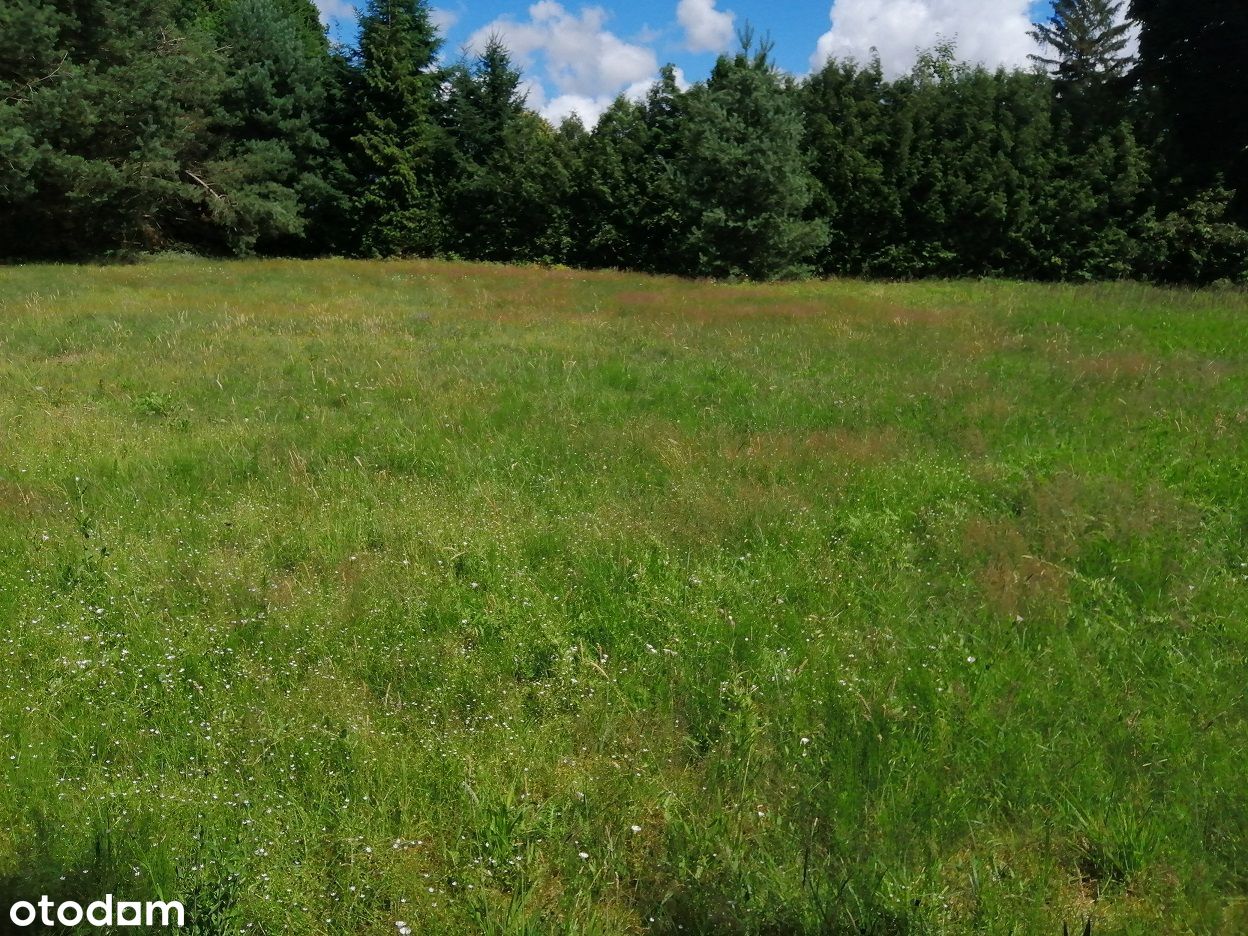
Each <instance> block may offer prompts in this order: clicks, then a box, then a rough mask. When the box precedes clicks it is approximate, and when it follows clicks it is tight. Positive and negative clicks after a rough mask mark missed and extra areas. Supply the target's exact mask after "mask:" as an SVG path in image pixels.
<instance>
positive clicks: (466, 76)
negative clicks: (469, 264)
mask: <svg viewBox="0 0 1248 936" xmlns="http://www.w3.org/2000/svg"><path fill="white" fill-rule="evenodd" d="M445 113H446V117H445V123H446V127H447V131H448V133H449V135H450V138H451V141H452V143H453V144H454V164H453V166H452V167H450V171H449V173H448V174H449V176H450V178H449V179H448V181H447V194H446V198H445V202H444V207H445V211H446V223H447V228H448V245H447V246H448V248H449V249H450V250H451V251H452V252H453V253H455V254H457V255H459V256H463V257H468V258H470V259H477V260H494V261H508V260H530V261H531V260H546V261H558V260H562V259H564V257H565V255H566V253H567V237H568V232H567V218H566V202H567V189H568V186H569V184H570V178H569V173H568V167H567V158H566V156H565V147H564V146H563V144H562V141H561V139H560V138H559V136H558V135H557V134H556V132H555V131H554V129H553V128H551V127H550V126H549V125H548V124H546V123H545V122H544V121H542V120H541V119H540V118H538V117H537V116H536V115H534V114H533V113H531V112H530V111H529V110H528V109H527V108H526V106H525V95H524V93H523V92H522V91H521V90H520V73H519V72H518V71H517V70H516V69H515V67H514V66H513V65H512V63H511V56H510V54H509V53H508V52H507V50H506V48H504V46H503V45H502V43H501V42H500V41H499V40H498V39H496V38H494V39H491V40H490V41H489V42H488V43H487V45H486V47H485V49H484V50H483V51H482V53H481V54H480V55H479V56H478V57H477V59H476V61H474V62H473V63H472V64H471V65H460V66H458V67H456V68H455V69H454V70H453V71H452V74H451V78H450V82H449V93H448V97H447V101H446V107H445Z"/></svg>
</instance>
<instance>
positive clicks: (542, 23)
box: [468, 0, 659, 124]
mask: <svg viewBox="0 0 1248 936" xmlns="http://www.w3.org/2000/svg"><path fill="white" fill-rule="evenodd" d="M528 12H529V18H528V19H527V20H522V21H521V20H515V19H513V18H512V17H510V16H502V17H499V18H498V19H496V20H494V21H493V22H492V23H489V24H488V25H486V26H483V27H482V28H481V29H479V30H477V31H476V32H475V33H473V34H472V36H471V37H470V38H469V40H468V48H469V49H470V50H472V51H480V50H481V49H482V48H484V46H485V43H486V42H487V41H488V40H489V38H490V37H491V36H497V37H499V38H500V39H501V40H502V41H503V44H504V45H506V46H507V48H508V49H509V50H510V51H511V54H512V55H513V56H515V59H516V62H517V64H519V65H520V67H521V68H523V69H524V70H525V71H526V72H530V73H531V72H532V71H533V70H534V69H538V68H539V67H540V70H541V74H542V76H543V77H544V78H545V80H546V81H547V82H549V85H550V87H552V88H553V89H554V91H555V94H554V95H547V94H546V92H545V90H544V88H543V87H542V86H541V85H538V84H537V83H536V82H530V83H529V85H528V89H529V104H530V106H532V107H534V108H535V109H537V110H538V112H539V113H541V114H542V116H544V117H546V118H547V119H548V120H551V121H554V122H558V121H559V120H561V119H562V118H563V117H566V116H568V115H569V114H572V113H576V114H579V115H580V117H581V119H582V120H584V121H585V122H586V123H587V124H593V123H596V122H597V120H598V118H599V117H600V116H601V115H602V112H603V111H604V110H606V109H607V107H608V106H609V105H610V103H611V101H612V100H613V99H614V98H615V96H616V95H618V94H619V93H620V92H622V91H625V90H627V89H630V88H632V87H634V86H636V85H638V84H645V85H646V87H649V83H650V82H651V81H652V80H653V78H654V76H655V74H656V73H657V72H658V69H659V63H658V59H657V58H656V57H655V54H654V50H653V49H648V48H645V47H644V46H639V45H634V44H632V43H628V42H625V41H624V40H622V39H620V38H619V37H618V36H616V35H615V34H614V33H612V32H610V31H608V30H607V29H606V28H605V27H606V22H607V12H606V10H604V9H603V8H602V7H597V6H591V7H585V8H583V9H581V11H580V12H579V13H571V12H569V11H568V10H567V9H565V8H564V6H563V5H562V4H560V3H557V2H555V0H540V2H538V3H535V4H533V5H532V6H530V7H529V11H528Z"/></svg>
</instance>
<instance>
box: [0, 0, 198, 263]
mask: <svg viewBox="0 0 1248 936" xmlns="http://www.w3.org/2000/svg"><path fill="white" fill-rule="evenodd" d="M25 6H26V9H23V8H22V5H20V4H19V6H18V7H17V8H13V7H6V9H5V13H6V14H10V15H15V16H16V17H17V18H19V19H20V18H23V17H24V16H26V15H30V14H33V18H32V19H31V20H30V21H29V22H28V23H25V24H10V23H7V22H6V23H4V26H5V29H4V30H3V31H0V36H3V37H4V38H3V39H0V44H3V45H8V44H9V43H14V44H16V45H18V46H25V49H24V51H20V52H19V53H18V54H16V55H14V56H13V57H10V54H9V52H8V51H7V50H6V51H5V54H4V55H2V56H0V59H3V60H4V61H6V62H9V63H13V64H11V65H9V66H8V68H9V69H10V70H11V71H10V75H9V77H10V81H9V88H8V90H6V92H5V95H4V98H5V100H4V104H3V112H0V121H2V122H0V147H3V148H4V149H5V150H9V151H12V152H11V153H6V156H7V159H6V162H9V163H11V164H12V165H13V166H16V167H17V168H16V172H14V170H13V169H9V170H8V171H4V172H0V184H4V185H6V187H8V188H9V189H10V191H11V192H12V193H13V197H12V198H6V199H5V200H4V201H3V202H0V229H2V230H3V231H4V232H5V234H7V235H8V237H10V238H13V240H11V241H9V242H8V243H0V253H4V254H15V253H21V254H23V255H26V256H70V255H74V254H79V253H84V252H95V251H107V250H117V249H126V248H135V247H153V246H161V245H165V244H168V243H169V242H170V240H171V233H170V232H171V231H172V230H173V229H175V228H176V227H178V226H179V225H180V224H182V223H183V222H184V221H185V220H186V219H188V218H191V217H194V216H196V215H198V214H200V213H202V212H204V211H205V210H206V207H205V206H206V202H207V200H208V199H209V198H210V197H212V196H211V195H210V193H209V192H208V191H206V189H205V187H204V186H202V185H201V184H200V183H199V182H198V181H196V179H197V177H198V176H200V173H199V172H197V171H196V170H197V169H200V168H202V158H203V128H204V127H205V126H206V125H207V124H208V123H209V122H210V119H211V113H212V111H213V108H214V106H215V98H216V94H217V90H218V88H219V81H220V77H221V75H220V70H219V69H218V68H217V67H216V65H215V64H214V61H213V56H212V54H211V51H212V50H211V47H210V46H209V44H208V43H207V41H206V39H205V37H203V36H201V35H199V34H197V33H195V32H194V31H191V32H186V33H184V32H181V31H180V30H179V29H177V28H176V26H175V24H174V17H173V15H172V11H171V9H170V7H169V5H168V4H167V3H165V2H163V0H89V2H70V0H46V2H44V3H35V4H28V3H27V4H25ZM28 39H29V40H30V43H29V44H28V45H27V40H28ZM49 43H51V45H49ZM49 66H51V67H49ZM16 72H23V74H20V75H18V74H16ZM13 157H16V160H14V158H13ZM5 234H0V238H4V237H5ZM18 237H20V242H18V241H16V238H18Z"/></svg>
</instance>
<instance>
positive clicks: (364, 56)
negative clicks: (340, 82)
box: [351, 0, 446, 256]
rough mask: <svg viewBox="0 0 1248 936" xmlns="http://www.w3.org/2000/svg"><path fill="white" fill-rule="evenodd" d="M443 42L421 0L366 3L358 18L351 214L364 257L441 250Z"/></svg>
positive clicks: (443, 150)
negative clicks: (439, 115) (440, 53)
mask: <svg viewBox="0 0 1248 936" xmlns="http://www.w3.org/2000/svg"><path fill="white" fill-rule="evenodd" d="M441 44H442V43H441V39H440V38H439V36H438V33H437V30H436V28H435V27H434V25H433V22H432V19H431V15H430V9H429V5H428V3H426V2H425V0H368V4H367V6H366V7H365V8H364V11H363V12H362V13H361V14H360V47H359V68H360V80H359V83H358V97H357V100H356V102H355V103H356V108H357V111H358V123H357V132H356V135H355V137H354V139H353V141H352V144H353V158H352V165H351V168H352V170H353V172H354V174H355V176H356V180H357V185H358V187H359V191H358V194H357V196H356V198H355V201H354V206H353V213H354V218H355V227H356V232H357V238H358V243H359V249H360V250H361V251H362V252H363V253H364V254H365V255H368V256H394V255H417V256H430V255H433V254H436V253H437V252H438V251H440V250H441V249H442V247H443V245H444V241H445V232H444V230H443V228H444V225H443V221H442V204H441V191H440V188H441V186H440V180H439V178H438V172H437V167H438V165H439V162H440V161H441V160H443V159H445V150H446V141H445V137H444V134H443V133H442V131H441V129H440V127H439V126H438V124H437V121H436V110H437V107H438V103H439V95H440V90H441V86H442V81H443V78H444V74H443V71H442V69H441V68H440V67H439V66H438V63H437V54H438V51H439V49H440V48H441Z"/></svg>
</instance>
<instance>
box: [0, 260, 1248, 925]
mask: <svg viewBox="0 0 1248 936" xmlns="http://www.w3.org/2000/svg"><path fill="white" fill-rule="evenodd" d="M0 323H2V324H0V388H2V389H0V623H2V627H3V631H2V633H3V637H2V643H0V653H2V654H3V662H4V666H3V668H2V669H0V754H3V758H0V770H3V771H4V772H5V778H4V780H5V782H4V784H3V785H2V786H0V820H3V821H0V830H3V831H0V879H3V885H2V887H0V890H3V891H4V895H3V896H7V895H8V894H9V893H11V894H13V895H14V897H13V899H18V898H24V897H26V896H27V895H30V894H34V895H38V894H39V893H43V892H47V893H53V894H61V895H66V896H74V895H82V896H83V897H85V898H86V899H95V897H97V896H99V895H100V894H103V893H107V892H113V893H117V894H119V895H122V896H123V897H124V898H126V899H141V898H143V897H145V896H149V895H160V896H162V897H163V898H165V899H183V900H184V901H185V902H186V903H187V905H188V909H189V913H190V916H191V922H192V924H193V930H194V931H195V932H201V933H242V932H247V933H280V932H299V933H343V932H361V933H369V932H371V933H393V932H396V923H398V922H400V921H401V922H403V923H405V924H407V925H408V926H410V927H411V928H412V929H413V930H414V931H415V932H426V933H460V932H463V933H468V932H487V933H547V932H567V933H603V934H606V933H612V934H614V933H641V932H658V933H668V932H683V933H873V934H902V933H972V932H976V933H979V932H983V933H1054V934H1056V933H1059V932H1061V928H1062V925H1063V923H1069V924H1070V926H1071V929H1072V931H1079V930H1081V928H1082V926H1083V924H1084V922H1085V921H1087V920H1089V919H1090V920H1092V921H1093V924H1094V927H1095V929H1094V931H1095V932H1097V933H1156V932H1167V933H1211V932H1225V933H1237V932H1243V931H1244V929H1245V928H1248V902H1246V898H1248V878H1246V875H1248V792H1245V784H1244V779H1243V778H1244V767H1245V764H1246V763H1248V727H1246V724H1248V700H1246V699H1245V691H1246V690H1245V686H1246V684H1248V678H1246V677H1248V354H1246V351H1248V346H1246V345H1248V339H1246V337H1245V336H1246V334H1248V331H1246V325H1248V299H1245V297H1244V296H1243V294H1242V293H1218V292H1207V293H1190V292H1177V291H1160V290H1153V289H1145V288H1142V287H1135V286H1129V285H1115V286H1096V287H1081V288H1074V287H1054V286H1031V285H1019V284H1010V283H976V284H971V283H937V284H921V285H894V286H885V285H871V284H862V283H854V282H840V283H823V284H801V285H788V286H768V287H756V286H717V285H710V284H702V283H688V282H681V281H676V280H662V279H646V278H642V277H638V276H635V275H612V274H584V273H580V272H569V271H559V270H555V271H541V270H535V269H512V268H504V267H489V266H466V265H446V264H434V263H356V262H345V261H344V262H337V261H318V262H316V263H293V262H254V263H251V262H249V263H236V264H228V265H220V264H217V265H214V264H210V263H207V262H200V261H189V260H165V261H160V262H153V263H148V264H144V265H139V266H132V267H107V268H84V267H78V268H70V267H28V268H10V269H7V270H5V271H3V273H0Z"/></svg>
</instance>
